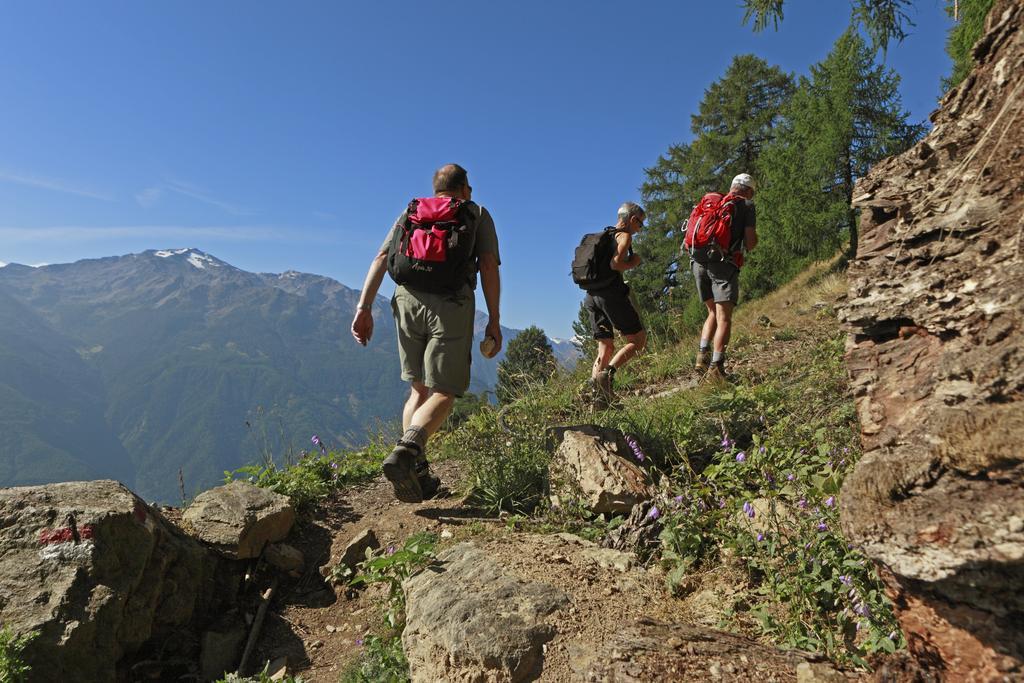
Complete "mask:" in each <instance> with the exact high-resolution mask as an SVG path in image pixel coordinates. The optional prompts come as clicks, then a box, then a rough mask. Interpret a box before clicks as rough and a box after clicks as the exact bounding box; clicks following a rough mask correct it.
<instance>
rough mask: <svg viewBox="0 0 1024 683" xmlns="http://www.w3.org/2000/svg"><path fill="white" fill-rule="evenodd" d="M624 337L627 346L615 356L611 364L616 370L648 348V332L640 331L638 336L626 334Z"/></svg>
mask: <svg viewBox="0 0 1024 683" xmlns="http://www.w3.org/2000/svg"><path fill="white" fill-rule="evenodd" d="M623 337H625V339H626V344H625V345H624V346H623V347H622V348H621V349H619V352H618V353H616V354H615V357H614V358H612V360H611V362H610V363H609V365H610V366H612V367H613V368H615V369H616V370H618V369H619V368H621V367H622V366H623V365H625V364H626V363H628V362H629V360H630V359H631V358H633V356H635V355H637V354H638V353H640V352H641V351H643V350H644V349H645V348H647V332H645V331H644V330H640V331H639V332H637V333H636V334H626V335H623Z"/></svg>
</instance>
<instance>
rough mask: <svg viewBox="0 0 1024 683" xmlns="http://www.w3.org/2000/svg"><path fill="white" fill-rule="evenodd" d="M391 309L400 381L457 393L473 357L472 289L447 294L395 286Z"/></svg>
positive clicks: (464, 383) (466, 380)
mask: <svg viewBox="0 0 1024 683" xmlns="http://www.w3.org/2000/svg"><path fill="white" fill-rule="evenodd" d="M391 311H392V313H394V316H395V325H396V327H397V328H398V356H399V359H400V360H401V363H402V379H403V380H405V381H406V382H422V383H423V384H425V385H427V386H428V387H430V388H431V389H434V390H436V391H443V392H444V393H446V394H454V395H456V396H462V394H464V393H465V392H466V389H468V388H469V366H470V363H471V362H472V360H473V322H474V318H475V317H476V299H475V297H474V296H473V290H471V289H469V288H468V287H467V288H466V292H465V293H464V294H462V295H460V296H459V297H458V298H457V299H454V298H453V297H452V296H451V295H443V294H431V293H429V292H419V291H416V290H412V289H407V288H405V287H401V286H400V287H397V288H395V295H394V296H393V297H391Z"/></svg>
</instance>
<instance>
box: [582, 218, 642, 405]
mask: <svg viewBox="0 0 1024 683" xmlns="http://www.w3.org/2000/svg"><path fill="white" fill-rule="evenodd" d="M646 217H647V214H646V212H645V211H644V209H643V207H641V206H640V205H639V204H634V203H633V202H625V203H624V204H623V205H622V206H620V207H619V211H618V222H617V223H616V224H615V225H614V226H609V227H607V228H605V229H604V230H603V231H601V232H595V233H591V234H589V235H584V237H583V240H582V241H581V242H580V245H579V246H578V247H577V248H576V255H575V258H574V259H573V263H572V277H573V281H574V282H576V284H577V285H579V286H580V287H581V288H582V289H584V290H585V291H586V292H587V296H586V298H584V300H583V306H584V308H586V310H587V312H588V313H589V315H590V329H591V330H592V331H593V335H594V340H595V341H597V358H596V359H594V367H593V370H592V372H591V381H592V382H593V384H594V386H595V388H596V389H597V390H598V396H599V401H600V403H601V404H602V405H607V404H608V403H610V402H611V401H612V400H613V399H614V392H613V383H614V381H615V372H616V371H617V370H618V369H619V368H621V367H622V366H623V365H625V364H626V363H627V362H629V360H630V359H631V358H633V356H635V355H637V354H638V353H640V352H641V351H643V350H644V347H646V346H647V332H645V331H644V326H643V323H642V322H641V321H640V315H639V314H638V313H637V310H636V306H635V305H634V303H633V300H632V297H631V296H630V291H629V285H628V284H626V281H625V279H623V277H622V273H623V272H625V271H627V270H630V269H631V268H636V267H637V266H638V265H640V256H639V255H638V254H634V253H633V235H635V234H636V233H638V232H640V230H641V229H643V227H644V219H645V218H646ZM616 330H617V331H618V332H619V334H621V335H622V337H623V338H624V339H625V340H626V343H625V344H624V345H623V346H622V348H620V349H619V350H618V351H616V350H615V331H616Z"/></svg>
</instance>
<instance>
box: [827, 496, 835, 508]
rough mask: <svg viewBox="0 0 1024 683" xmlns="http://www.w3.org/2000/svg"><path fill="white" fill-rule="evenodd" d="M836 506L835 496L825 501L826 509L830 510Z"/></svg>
mask: <svg viewBox="0 0 1024 683" xmlns="http://www.w3.org/2000/svg"><path fill="white" fill-rule="evenodd" d="M835 504H836V497H835V496H829V497H828V498H826V499H825V507H827V508H830V507H832V506H833V505H835Z"/></svg>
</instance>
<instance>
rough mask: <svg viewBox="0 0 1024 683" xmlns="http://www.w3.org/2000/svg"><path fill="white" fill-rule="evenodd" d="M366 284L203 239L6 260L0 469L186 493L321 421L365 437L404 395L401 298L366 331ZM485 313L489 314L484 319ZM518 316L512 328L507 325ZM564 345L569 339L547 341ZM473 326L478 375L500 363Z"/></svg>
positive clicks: (26, 477) (390, 418)
mask: <svg viewBox="0 0 1024 683" xmlns="http://www.w3.org/2000/svg"><path fill="white" fill-rule="evenodd" d="M358 299H359V292H358V291H356V290H353V289H350V288H348V287H345V286H344V285H342V284H341V283H339V282H337V281H335V280H332V279H330V278H327V277H323V276H319V275H312V274H308V273H299V272H294V271H289V272H285V273H281V274H267V273H250V272H247V271H244V270H241V269H238V268H235V267H234V266H231V265H230V264H228V263H225V262H224V261H221V260H220V259H217V258H215V257H214V256H211V255H209V254H206V253H203V252H202V251H199V250H198V249H168V250H151V251H146V252H143V253H141V254H129V255H126V256H114V257H108V258H100V259H88V260H83V261H78V262H75V263H70V264H60V265H47V266H40V267H28V266H23V265H19V264H13V263H12V264H7V265H6V266H3V267H0V330H2V331H3V332H2V333H0V486H14V485H22V484H35V483H45V482H54V481H68V480H75V479H94V478H102V477H110V478H115V479H118V480H120V481H123V482H125V483H126V484H127V485H128V486H130V487H131V488H132V489H133V490H135V491H137V492H138V493H139V494H140V495H142V496H144V497H145V498H147V499H149V500H156V501H160V502H170V501H180V499H181V498H182V494H183V493H184V496H186V497H187V496H189V495H192V494H194V493H196V492H198V491H200V490H203V489H205V488H207V487H209V486H211V485H213V484H215V483H217V482H218V481H220V480H221V479H222V478H223V473H224V471H225V470H232V469H235V468H237V467H240V466H241V465H244V464H247V463H251V462H254V461H265V460H266V459H267V458H270V457H273V458H275V459H276V460H277V461H278V462H279V463H280V462H281V460H282V459H283V458H285V457H287V456H288V455H294V454H296V453H297V452H298V451H299V450H300V449H302V448H306V447H308V445H309V439H310V437H311V435H313V434H318V435H319V436H320V438H321V439H322V440H324V441H325V442H327V443H328V444H329V445H331V446H338V447H355V446H359V445H361V444H363V443H366V442H367V441H368V439H369V438H370V436H371V435H372V433H373V432H374V431H376V430H379V429H381V428H383V427H384V425H387V424H392V425H393V424H394V423H395V421H396V418H397V416H398V415H399V414H400V410H401V405H402V403H403V401H404V399H405V397H406V393H407V386H406V385H405V383H403V382H402V381H401V379H400V377H399V372H398V354H397V345H396V340H395V329H394V326H393V324H392V323H391V311H390V304H389V302H388V300H387V299H385V298H384V297H377V300H376V301H375V302H374V317H375V319H376V321H377V325H376V328H375V332H374V338H373V340H372V342H371V343H370V344H369V346H368V347H367V348H362V347H360V346H359V345H358V344H357V343H356V342H355V341H354V340H353V339H352V337H351V335H350V334H349V325H350V323H351V320H352V315H353V312H354V310H355V306H356V303H357V301H358ZM485 323H486V316H485V315H484V314H482V313H479V312H478V314H477V326H476V327H477V329H476V332H477V336H478V337H480V336H481V334H482V331H483V327H484V325H485ZM516 333H517V331H516V330H511V329H504V328H503V334H504V335H505V339H506V342H507V341H508V340H510V339H511V338H512V337H514V336H515V334H516ZM552 345H553V347H554V348H555V350H556V355H557V356H558V357H559V358H560V360H561V361H562V362H563V363H568V362H571V361H572V359H574V358H575V349H574V348H573V347H572V345H571V344H570V343H569V342H559V341H555V342H553V344H552ZM500 359H501V356H500V355H499V357H498V358H496V359H493V360H485V359H484V358H483V357H482V356H481V355H480V354H479V351H478V350H477V349H476V344H474V358H473V380H472V385H471V387H470V390H471V391H474V392H482V391H487V390H491V389H493V387H494V384H495V381H496V376H497V363H498V361H499V360H500Z"/></svg>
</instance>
